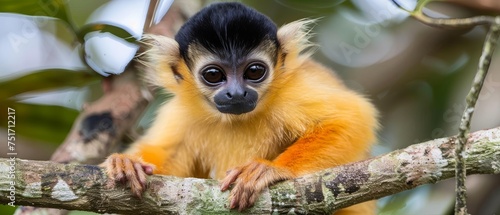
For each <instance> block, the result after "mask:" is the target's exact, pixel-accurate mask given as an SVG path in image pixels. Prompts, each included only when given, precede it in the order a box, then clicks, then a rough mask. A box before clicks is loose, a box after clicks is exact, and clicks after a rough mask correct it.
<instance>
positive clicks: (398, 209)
mask: <svg viewBox="0 0 500 215" xmlns="http://www.w3.org/2000/svg"><path fill="white" fill-rule="evenodd" d="M0 1H1V3H0V12H9V13H20V14H25V15H41V16H50V17H54V18H58V19H61V20H63V21H64V22H65V23H66V24H67V25H68V26H69V28H70V29H71V30H72V31H71V33H74V35H77V39H78V40H81V38H82V37H83V35H84V33H85V32H88V31H89V29H93V30H94V29H102V30H106V29H111V31H116V29H115V28H113V26H107V27H111V28H106V26H97V25H96V26H83V23H84V22H85V19H86V18H88V15H89V13H90V12H91V11H92V10H94V9H95V8H97V7H98V6H99V5H101V4H102V2H103V1H99V0H94V1H69V3H68V1H62V0H43V1H40V0H23V1H18V0H0ZM387 1H388V2H390V0H387ZM207 2H213V1H207ZM243 2H244V3H245V4H247V5H249V6H251V7H254V8H256V9H257V10H259V11H261V12H262V13H264V14H266V15H268V16H269V17H271V19H273V20H274V21H275V22H276V23H277V24H278V26H281V25H282V24H284V23H287V22H291V21H294V20H297V19H301V18H305V17H310V18H318V17H321V19H320V21H319V22H318V25H317V26H316V28H315V29H314V32H316V33H323V34H326V35H321V37H322V38H325V40H321V41H318V38H319V37H320V36H319V35H318V36H317V37H316V38H313V40H314V41H316V42H321V43H320V44H319V46H318V49H319V51H318V52H317V53H316V54H315V56H314V57H315V58H316V59H318V60H319V61H320V62H322V63H323V64H326V65H328V66H330V67H332V68H335V69H336V71H337V73H338V74H339V76H341V77H342V78H343V79H344V80H345V82H346V84H347V85H348V86H350V87H352V88H354V89H355V90H357V91H359V92H361V93H363V94H365V95H367V96H369V97H370V98H371V99H372V100H373V102H374V103H375V104H376V105H377V106H378V108H379V110H380V112H381V122H382V125H383V129H382V131H381V132H380V144H379V145H378V146H376V147H375V149H374V151H375V154H380V153H385V152H388V151H392V150H394V149H397V148H402V147H405V146H407V145H408V144H411V143H416V142H420V141H424V140H428V139H434V138H439V137H443V136H449V135H454V134H455V133H456V132H457V126H458V120H459V119H457V118H456V117H457V116H460V114H461V110H459V109H460V108H458V110H457V106H460V105H461V104H463V98H464V96H465V94H466V92H467V90H468V88H469V84H470V82H471V78H472V77H473V74H474V71H475V69H476V65H477V62H478V61H479V54H480V50H481V47H482V42H483V37H484V29H482V28H480V27H479V28H476V29H473V30H471V29H462V30H453V31H450V30H442V29H433V28H431V27H428V26H423V25H422V24H420V23H417V22H416V21H414V20H411V19H409V20H405V19H404V18H403V19H401V18H400V20H398V21H385V22H379V20H376V18H377V17H373V16H370V15H367V14H366V13H368V12H367V10H363V9H360V7H359V4H360V2H361V4H364V3H363V1H344V0H328V1H326V0H312V1H303V0H274V1H268V0H258V1H257V0H252V1H250V0H247V1H243ZM381 2H383V0H378V1H373V2H371V1H370V3H369V4H377V3H381ZM423 2H424V1H419V2H418V3H419V5H420V3H423ZM366 4H368V3H366ZM445 8H446V9H445V10H444V13H451V14H452V15H455V14H458V16H460V17H464V16H470V15H473V13H474V12H470V11H469V10H466V9H463V8H456V7H451V6H450V7H445ZM68 10H69V11H72V13H71V14H70V13H68ZM377 10H378V9H373V10H372V12H380V11H377ZM368 11H370V10H368ZM450 11H451V12H450ZM456 11H458V12H459V13H455V12H456ZM381 12H385V13H381V14H382V15H381V16H385V15H387V13H388V11H383V10H382V11H381ZM372 15H373V14H372ZM331 20H333V22H330V21H331ZM401 20H402V21H401ZM332 23H335V25H333V24H332ZM370 27H371V28H372V29H377V28H378V29H380V33H378V34H375V35H374V36H371V37H368V41H367V43H368V44H367V46H362V47H359V46H358V47H356V46H355V41H353V39H356V37H358V36H359V35H356V34H358V33H359V32H358V31H357V30H358V29H356V28H359V29H362V30H363V29H367V28H370ZM325 29H326V30H325ZM331 32H337V34H333V33H332V34H330V33H331ZM74 35H73V36H74ZM123 35H125V37H126V35H127V33H126V32H125V33H123ZM341 42H345V43H346V44H348V45H351V46H353V47H354V48H355V49H354V51H355V52H353V53H354V54H352V55H350V56H352V57H353V58H354V59H353V60H354V62H358V61H356V60H359V59H372V60H373V59H375V60H373V62H370V61H363V63H364V64H359V65H354V64H351V65H346V64H345V63H343V62H337V61H335V60H336V59H339V58H338V57H337V58H336V57H335V56H329V55H330V54H332V52H331V51H334V52H335V51H336V52H337V53H334V54H340V56H342V55H341V54H342V53H339V50H338V49H337V48H336V47H338V46H339V43H341ZM381 48H387V50H388V51H389V52H387V53H385V52H383V51H381V50H382V49H381ZM322 49H323V51H322ZM325 49H327V51H325ZM396 49H402V50H396ZM351 51H352V50H351ZM344 54H345V53H344ZM499 56H500V55H499V54H498V53H497V54H496V55H495V57H494V59H496V62H498V58H499ZM359 62H361V61H359ZM367 62H368V63H367ZM0 66H1V65H0ZM499 68H500V65H499V64H498V63H496V64H495V60H494V61H493V64H492V66H491V70H492V71H491V72H490V73H498V72H499V70H500V69H499ZM0 69H1V67H0ZM0 72H1V71H0ZM0 75H1V73H0ZM490 75H492V74H490ZM0 77H1V78H2V80H0V89H1V90H0V110H5V109H6V108H7V107H13V108H15V109H16V132H17V135H18V136H21V137H24V138H29V139H32V140H34V141H35V142H44V143H48V144H54V145H55V144H59V143H61V142H62V141H63V139H64V137H65V136H66V134H67V133H68V131H69V129H70V128H71V126H72V123H73V121H74V119H75V118H76V116H77V115H78V110H75V109H71V108H67V107H61V106H55V105H36V104H26V103H22V102H21V101H18V100H17V99H18V98H19V95H21V94H25V93H33V92H45V91H47V90H54V89H68V88H71V89H74V88H82V87H84V86H89V85H90V86H92V87H91V89H90V93H94V94H95V92H100V89H99V88H100V86H99V85H98V84H95V83H96V80H99V79H100V77H99V76H97V75H96V74H95V73H88V72H87V71H76V72H75V71H69V70H66V69H43V70H39V71H33V72H31V73H30V74H28V75H24V76H21V77H15V78H12V77H10V78H9V79H5V76H0ZM497 77H498V76H497ZM491 85H493V87H496V88H492V89H493V90H490V91H491V93H495V92H496V94H495V95H498V89H499V88H498V87H499V86H498V85H499V84H497V82H495V81H493V83H492V84H491ZM160 94H162V93H160ZM162 95H163V94H162ZM167 97H168V95H166V96H164V97H162V98H160V99H158V100H157V101H156V102H154V103H153V105H151V107H150V108H149V109H148V111H147V113H146V114H145V117H143V119H142V121H141V122H140V123H139V124H140V126H142V127H147V126H148V125H149V123H150V122H151V121H152V119H153V115H154V110H155V109H156V107H157V106H159V104H160V103H161V102H162V101H163V100H165V99H166V98H167ZM93 98H95V95H94V97H93ZM89 100H90V99H89ZM480 100H481V98H480ZM496 100H498V97H496ZM496 100H489V99H483V100H481V101H480V103H481V102H483V103H484V104H485V105H483V106H491V105H498V102H497V103H495V101H496ZM480 105H481V104H479V106H480ZM461 107H463V106H461ZM481 114H487V115H488V114H491V115H492V116H491V117H490V118H489V120H490V121H488V122H478V121H477V120H476V121H475V124H474V123H473V129H476V130H477V129H479V128H484V127H485V126H486V125H488V126H489V125H496V126H498V125H500V120H499V118H498V117H499V116H498V115H494V114H493V113H481V112H478V113H477V114H476V116H475V117H478V116H477V115H481ZM5 121H6V114H0V122H1V123H0V127H1V128H5V127H6V123H4V122H5ZM474 125H475V127H474ZM42 147H43V146H42ZM0 156H3V155H0ZM436 187H439V184H438V185H426V186H423V187H421V188H418V189H415V190H411V191H407V192H403V193H400V194H397V195H393V196H391V197H386V198H383V199H382V200H381V201H380V205H381V208H380V212H381V214H424V213H428V212H432V213H435V214H446V213H447V212H446V211H450V210H449V209H451V207H452V205H451V204H450V201H449V199H450V198H453V195H454V193H453V189H449V190H447V191H446V192H442V193H441V194H442V195H440V196H439V197H435V198H437V201H434V200H436V199H433V200H432V201H431V200H430V198H429V197H430V196H436V195H435V194H436V192H438V191H436V189H435V188H436ZM440 191H442V190H440ZM427 205H441V211H433V210H432V208H433V207H430V206H429V207H428V206H427ZM418 206H420V207H421V208H418ZM11 209H12V208H11V207H8V206H0V214H9V213H12V210H11ZM492 213H494V212H492ZM85 214H91V213H85Z"/></svg>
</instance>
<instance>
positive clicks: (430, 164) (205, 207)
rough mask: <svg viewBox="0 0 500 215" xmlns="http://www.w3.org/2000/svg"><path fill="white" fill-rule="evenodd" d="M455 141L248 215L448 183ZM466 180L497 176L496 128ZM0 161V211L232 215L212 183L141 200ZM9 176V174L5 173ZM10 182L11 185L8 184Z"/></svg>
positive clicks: (285, 197)
mask: <svg viewBox="0 0 500 215" xmlns="http://www.w3.org/2000/svg"><path fill="white" fill-rule="evenodd" d="M455 141H456V137H449V138H441V139H436V140H432V141H428V142H425V143H421V144H415V145H411V146H409V147H407V148H405V149H402V150H397V151H394V152H391V153H389V154H386V155H383V156H379V157H375V158H372V159H369V160H365V161H360V162H356V163H351V164H347V165H344V166H339V167H336V168H332V169H328V170H324V171H320V172H317V173H314V174H311V175H307V176H304V177H300V178H297V179H294V180H289V181H285V182H283V183H279V184H277V185H274V186H272V187H270V189H268V190H265V191H264V192H263V193H262V194H261V197H260V199H259V200H258V202H257V204H256V205H255V207H253V208H251V209H249V210H247V211H245V212H246V213H248V214H270V213H278V214H290V213H295V214H327V213H332V212H333V211H335V210H338V209H340V208H344V207H348V206H351V205H354V204H357V203H360V202H363V201H368V200H372V199H377V198H380V197H383V196H388V195H391V194H394V193H398V192H401V191H404V190H408V189H412V188H414V187H417V186H420V185H423V184H428V183H436V182H438V181H441V180H444V179H447V178H451V177H453V176H454V172H455V155H454V153H453V152H454V149H455V148H454V147H455V144H454V142H455ZM466 149H467V150H466V151H465V155H466V156H465V160H466V162H467V163H468V165H467V168H468V169H467V173H468V174H500V127H499V128H495V129H490V130H485V131H478V132H475V133H472V134H471V135H470V136H469V141H468V143H467V145H466ZM11 162H12V160H7V159H0V203H2V204H9V203H10V202H11V201H12V200H11V198H10V197H9V196H10V194H11V191H14V193H13V194H14V197H15V199H14V201H15V202H14V203H13V204H20V205H34V206H39V207H52V208H64V209H71V210H86V211H94V212H98V213H120V214H138V213H139V214H160V213H161V214H231V213H235V214H237V213H238V212H236V211H230V210H229V209H228V208H227V203H228V199H227V198H228V196H229V192H220V189H219V185H218V182H217V181H215V180H204V179H194V178H186V179H182V178H176V177H167V176H151V177H149V178H148V188H147V190H146V192H145V193H144V195H143V197H142V200H141V199H138V198H135V197H133V194H132V193H131V192H130V189H125V188H124V186H122V185H119V186H118V187H112V186H109V181H107V180H108V179H107V177H106V174H104V173H103V171H102V170H101V169H100V168H98V167H97V166H92V165H78V164H58V163H53V162H47V161H27V160H14V162H15V164H13V163H11ZM12 168H14V169H15V171H14V172H15V173H12V172H9V171H10V170H11V169H12ZM12 174H14V176H15V179H13V178H12V177H11V175H12Z"/></svg>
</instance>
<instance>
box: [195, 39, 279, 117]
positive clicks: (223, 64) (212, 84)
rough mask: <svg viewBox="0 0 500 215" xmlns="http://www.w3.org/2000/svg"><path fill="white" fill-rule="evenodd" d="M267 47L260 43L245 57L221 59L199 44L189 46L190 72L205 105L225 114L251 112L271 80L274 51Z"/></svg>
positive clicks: (228, 55)
mask: <svg viewBox="0 0 500 215" xmlns="http://www.w3.org/2000/svg"><path fill="white" fill-rule="evenodd" d="M270 47H271V46H270V44H269V42H263V43H261V45H259V46H257V48H255V49H254V50H251V51H249V52H248V53H245V55H236V54H234V53H227V54H225V55H224V56H221V55H220V53H214V52H211V51H209V50H208V49H207V48H205V47H203V46H201V45H199V44H196V43H194V44H192V45H190V47H189V51H188V53H189V55H190V59H191V62H190V68H191V72H192V73H193V75H194V77H195V81H196V85H197V87H198V89H199V90H200V92H201V94H202V95H203V96H204V97H205V98H206V100H207V102H209V103H210V104H211V106H213V107H215V108H216V109H217V110H218V111H219V112H221V113H225V114H237V115H239V114H244V113H248V112H251V111H253V110H254V109H255V107H256V106H257V105H258V102H259V99H260V97H261V96H262V95H263V94H264V92H266V90H267V88H268V85H269V83H270V82H271V79H272V73H273V65H274V60H273V59H274V56H272V55H274V53H275V51H274V50H270ZM272 47H274V46H272Z"/></svg>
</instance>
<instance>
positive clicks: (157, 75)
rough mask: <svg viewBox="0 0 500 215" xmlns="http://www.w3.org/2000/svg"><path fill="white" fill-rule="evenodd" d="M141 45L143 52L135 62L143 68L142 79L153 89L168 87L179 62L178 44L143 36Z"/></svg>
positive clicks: (155, 36)
mask: <svg viewBox="0 0 500 215" xmlns="http://www.w3.org/2000/svg"><path fill="white" fill-rule="evenodd" d="M141 43H142V44H143V47H144V52H143V53H142V54H140V55H138V56H137V61H138V62H139V63H140V64H142V65H143V66H144V72H145V74H144V76H143V77H144V79H145V80H146V82H148V83H149V84H151V85H153V86H155V87H168V85H169V83H170V82H172V81H173V80H170V79H175V71H174V70H175V67H176V66H177V64H178V63H179V61H180V58H181V55H180V53H179V44H178V43H177V42H176V41H175V40H174V39H172V38H169V37H165V36H161V35H154V34H144V35H143V37H142V39H141Z"/></svg>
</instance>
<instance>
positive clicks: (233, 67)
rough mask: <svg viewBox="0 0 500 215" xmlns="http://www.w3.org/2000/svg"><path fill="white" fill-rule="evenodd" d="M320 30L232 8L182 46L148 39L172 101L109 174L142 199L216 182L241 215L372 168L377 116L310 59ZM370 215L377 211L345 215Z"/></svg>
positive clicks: (205, 19) (363, 207) (183, 34)
mask: <svg viewBox="0 0 500 215" xmlns="http://www.w3.org/2000/svg"><path fill="white" fill-rule="evenodd" d="M314 22H315V21H314V20H311V19H302V20H298V21H295V22H291V23H289V24H286V25H284V26H282V27H280V28H279V29H278V27H277V26H276V24H274V22H273V21H271V20H270V18H268V17H267V16H265V15H263V14H261V13H259V12H258V11H256V10H255V9H252V8H250V7H247V6H245V5H243V4H240V3H234V2H232V3H230V2H226V3H215V4H211V5H209V6H207V7H205V8H204V9H202V10H201V11H199V12H198V13H197V14H195V15H194V16H192V17H191V18H190V19H189V20H188V21H187V22H186V23H185V24H184V25H183V26H182V27H181V28H180V30H179V31H178V33H177V34H176V35H175V38H169V37H165V36H159V35H144V39H143V41H145V42H144V43H146V44H147V50H146V51H145V52H144V54H143V55H144V56H143V58H144V59H143V64H144V65H146V67H147V68H149V69H146V73H147V74H146V75H145V78H146V79H148V82H150V83H152V84H153V85H155V86H158V87H161V88H165V89H166V90H167V91H168V92H170V93H172V94H173V97H172V98H171V99H170V100H169V101H167V102H166V103H165V104H163V105H162V106H161V107H160V108H159V109H158V112H157V115H156V118H155V120H154V122H153V123H152V125H151V127H150V128H149V129H148V130H147V131H146V132H145V134H144V135H143V136H142V137H140V138H139V139H138V140H136V142H134V143H133V144H132V145H131V146H130V148H129V149H127V150H126V151H125V152H123V153H115V154H112V155H110V156H109V157H108V158H107V159H106V160H105V161H104V162H103V163H102V166H103V167H104V168H105V170H106V173H107V175H108V176H109V177H110V178H111V179H112V180H113V181H127V183H128V184H129V186H130V188H131V190H132V192H134V193H135V194H136V195H137V196H141V194H142V192H143V191H144V189H145V187H146V183H147V180H146V178H147V175H151V174H160V175H174V176H179V177H198V178H213V179H217V180H219V181H220V184H221V185H220V187H221V191H224V192H225V191H228V192H230V200H229V201H230V202H229V207H230V208H231V209H238V210H240V211H241V210H244V209H246V208H248V207H251V206H252V205H253V204H254V203H255V201H256V199H257V198H258V196H259V193H260V192H261V191H262V190H263V189H265V188H267V187H269V186H270V185H273V184H275V183H277V182H279V181H283V180H288V179H293V178H296V177H299V176H303V175H305V174H309V173H314V172H317V171H319V170H323V169H327V168H331V167H335V166H338V165H342V164H346V163H350V162H355V161H359V160H361V159H364V158H366V157H367V156H368V155H369V151H370V148H371V145H372V144H373V143H375V141H376V132H377V128H378V112H377V110H376V108H375V107H374V105H373V104H372V103H371V102H370V101H369V100H368V99H367V98H365V97H364V96H362V95H360V94H358V93H356V92H354V91H352V90H350V89H348V88H347V87H346V86H345V85H344V84H343V83H342V82H341V80H340V79H339V78H338V77H337V76H336V75H335V74H334V73H333V71H332V70H331V69H328V68H326V67H325V66H323V65H321V64H320V63H318V62H316V61H315V60H313V59H312V57H311V54H312V51H311V49H312V46H314V45H313V44H312V43H311V42H310V41H309V40H310V36H311V33H310V25H311V24H313V23H314ZM229 190H230V191H229ZM373 213H374V204H373V202H367V203H362V204H358V205H354V206H351V207H348V208H345V209H342V210H339V211H337V212H336V214H373Z"/></svg>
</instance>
